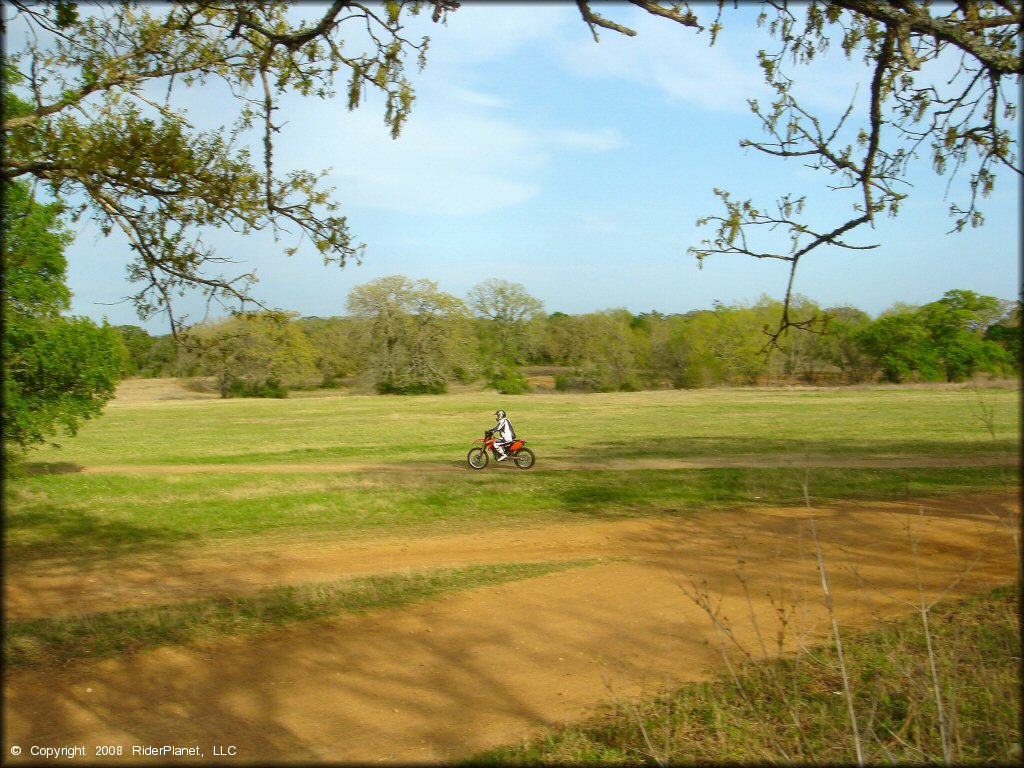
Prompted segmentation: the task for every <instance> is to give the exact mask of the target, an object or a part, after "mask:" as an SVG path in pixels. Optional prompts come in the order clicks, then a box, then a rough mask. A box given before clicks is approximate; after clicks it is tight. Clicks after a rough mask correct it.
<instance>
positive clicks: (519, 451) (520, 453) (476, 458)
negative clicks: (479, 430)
mask: <svg viewBox="0 0 1024 768" xmlns="http://www.w3.org/2000/svg"><path fill="white" fill-rule="evenodd" d="M473 442H476V443H483V445H478V446H475V447H473V448H470V449H469V453H467V454H466V461H468V462H469V466H470V467H472V468H473V469H483V468H484V467H486V466H487V461H488V457H487V449H488V448H490V449H491V453H492V454H493V455H494V460H495V461H497V460H498V449H497V448H495V447H494V437H493V436H492V435H491V433H490V432H484V436H483V437H478V438H477V439H476V440H474V441H473ZM525 446H526V441H525V440H521V439H520V440H513V441H512V442H511V443H510V444H509V445H507V446H505V450H506V451H508V459H506V461H511V462H512V463H513V464H515V465H516V466H517V467H519V468H520V469H529V468H530V467H532V466H533V462H534V461H535V460H536V457H535V456H534V455H533V451H531V450H530V449H529V448H526V447H525Z"/></svg>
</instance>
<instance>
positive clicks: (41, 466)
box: [16, 461, 85, 475]
mask: <svg viewBox="0 0 1024 768" xmlns="http://www.w3.org/2000/svg"><path fill="white" fill-rule="evenodd" d="M83 469H85V467H83V466H82V465H81V464H73V463H72V462H70V461H52V462H45V461H30V462H26V463H25V464H22V465H21V466H20V467H18V468H17V469H16V471H17V470H21V472H22V473H24V474H26V475H71V474H74V473H75V472H81V471H82V470H83Z"/></svg>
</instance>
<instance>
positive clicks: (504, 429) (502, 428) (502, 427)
mask: <svg viewBox="0 0 1024 768" xmlns="http://www.w3.org/2000/svg"><path fill="white" fill-rule="evenodd" d="M494 434H495V435H497V437H498V439H499V440H501V441H502V442H503V443H511V442H512V441H513V440H515V439H516V431H515V430H514V429H512V422H511V421H509V420H508V417H507V416H506V417H505V418H504V419H501V420H500V421H499V422H498V426H496V427H495V428H494Z"/></svg>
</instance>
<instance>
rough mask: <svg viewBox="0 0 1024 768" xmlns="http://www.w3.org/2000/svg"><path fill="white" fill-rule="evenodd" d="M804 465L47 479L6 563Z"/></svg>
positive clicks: (849, 490)
mask: <svg viewBox="0 0 1024 768" xmlns="http://www.w3.org/2000/svg"><path fill="white" fill-rule="evenodd" d="M1018 477H1019V470H1018V469H1017V467H1015V466H1013V467H1009V468H1007V467H970V468H955V467H954V468H912V469H900V470H889V469H815V470H813V475H812V479H813V487H812V492H813V494H814V499H815V501H818V502H828V501H837V500H841V499H888V498H901V497H907V496H914V497H920V496H927V495H934V494H942V493H950V492H970V491H976V490H984V489H989V488H1000V487H1004V484H1005V483H1006V481H1007V479H1008V478H1009V479H1012V480H1013V482H1017V481H1018ZM801 480H802V473H801V472H799V471H797V470H793V469H785V470H779V469H769V468H757V469H750V468H730V469H706V470H635V471H605V472H543V471H537V472H535V471H534V470H530V471H529V472H520V471H518V470H510V471H495V472H490V473H488V472H480V473H477V472H472V471H470V470H468V469H467V470H466V472H465V473H462V472H459V473H435V474H424V475H408V474H394V473H392V474H387V473H358V474H357V473H347V474H339V475H329V474H307V475H303V474H290V473H289V474H273V475H260V474H187V473H182V474H169V475H164V474H157V475H120V474H109V475H102V474H96V475H76V474H67V475H40V476H31V477H26V478H22V479H20V480H17V481H15V482H10V483H8V485H7V487H6V488H5V508H6V515H5V522H6V542H5V548H6V554H7V557H8V561H9V562H27V561H46V560H49V559H53V558H61V559H64V560H68V561H84V560H95V559H110V558H116V557H129V556H131V555H133V554H135V553H142V552H154V551H163V552H165V553H166V554H167V555H168V556H172V555H173V553H174V552H175V551H176V550H177V549H181V548H185V547H188V546H191V545H193V544H195V543H204V542H212V541H226V540H231V539H238V538H245V537H252V536H261V535H268V534H271V535H273V534H287V535H299V536H308V537H312V538H317V537H330V538H331V539H332V540H334V541H338V540H341V539H349V540H354V541H355V540H360V539H366V538H379V537H384V536H393V535H407V536H425V535H436V534H439V533H454V532H460V531H471V530H482V529H486V528H496V527H512V526H524V525H542V524H550V523H581V522H590V521H595V520H612V519H622V518H627V517H644V516H665V515H669V516H692V515H697V514H704V513H709V512H714V511H715V510H717V509H726V508H737V507H743V506H755V505H788V504H802V503H803V491H802V488H801V485H800V481H801Z"/></svg>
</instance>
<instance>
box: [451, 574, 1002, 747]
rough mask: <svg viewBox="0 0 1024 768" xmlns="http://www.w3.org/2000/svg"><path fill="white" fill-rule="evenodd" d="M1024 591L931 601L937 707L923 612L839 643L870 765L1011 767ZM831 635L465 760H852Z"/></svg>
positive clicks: (930, 623) (848, 725)
mask: <svg viewBox="0 0 1024 768" xmlns="http://www.w3.org/2000/svg"><path fill="white" fill-rule="evenodd" d="M1019 597H1020V596H1019V589H1018V588H1017V587H1012V588H1004V589H999V590H996V591H995V592H993V593H992V594H990V595H988V596H985V597H981V598H973V599H970V600H966V601H963V602H959V603H952V604H947V605H940V606H936V607H935V608H933V609H932V611H931V612H930V615H929V626H930V634H931V640H932V644H933V648H934V649H935V650H934V653H933V654H932V657H931V658H933V659H934V661H935V666H936V670H937V679H938V680H939V690H940V692H941V698H942V702H943V708H944V715H945V717H944V719H945V723H946V725H947V728H946V732H945V736H944V737H943V733H942V731H941V730H940V728H939V721H940V718H939V717H938V707H937V704H936V697H935V692H934V687H933V685H932V679H933V678H932V675H931V666H930V660H929V654H928V652H927V643H926V640H925V634H924V631H923V625H922V621H921V618H920V616H919V615H916V614H915V615H912V616H908V617H906V618H903V619H900V620H898V621H894V622H890V623H887V624H886V625H884V626H883V627H882V628H881V629H878V630H876V631H871V632H859V633H848V634H847V635H846V636H845V638H844V641H843V648H844V652H845V661H846V669H847V672H848V674H849V677H850V680H851V689H852V691H853V700H854V711H855V712H856V713H857V721H858V732H859V737H860V743H861V746H862V749H863V755H864V760H865V762H866V763H867V764H869V765H873V764H883V763H884V764H892V763H896V764H905V763H918V764H921V763H940V762H941V761H942V760H943V742H944V741H945V743H946V746H947V749H948V750H949V753H950V757H951V760H952V762H954V763H956V764H964V763H979V762H980V763H996V764H1009V763H1015V762H1018V761H1019V759H1020V744H1021V729H1020V707H1021V694H1020V683H1021V680H1020V671H1021V642H1020V625H1019V618H1018V616H1019V614H1018V611H1019ZM842 690H843V684H842V682H841V679H840V673H839V665H838V657H837V654H836V652H835V649H834V647H832V646H822V647H818V648H813V649H810V650H809V651H807V652H805V653H801V654H799V655H797V656H790V657H785V658H780V659H775V660H771V661H758V662H754V663H750V664H748V665H746V666H745V667H742V668H741V669H740V672H739V674H737V676H736V677H735V678H732V677H730V676H726V675H725V674H723V675H721V676H719V677H717V678H716V679H714V680H711V681H708V682H703V683H698V684H691V685H686V686H683V687H680V688H679V689H677V690H675V691H673V692H671V693H669V694H666V695H663V696H661V697H659V698H652V699H646V700H643V701H639V702H628V703H627V702H621V703H619V704H617V705H610V706H609V707H608V708H607V709H606V710H605V711H604V712H603V713H602V714H600V715H599V716H597V717H595V718H594V719H593V720H592V721H590V722H588V723H585V724H582V725H580V726H575V727H570V728H564V729H560V730H557V731H555V732H553V733H550V734H548V735H547V736H545V737H543V738H540V739H536V740H534V741H530V742H526V743H524V744H519V745H514V746H507V747H501V748H498V749H494V750H490V751H488V752H486V753H483V754H480V755H478V756H476V757H474V758H473V759H471V760H469V761H467V762H466V764H467V765H569V764H594V763H630V764H636V763H640V762H643V763H651V764H654V763H656V762H657V763H660V764H699V763H712V764H716V763H729V764H736V763H740V764H742V763H755V764H762V763H773V762H797V763H818V764H826V765H844V764H847V765H852V764H855V761H856V753H855V747H854V740H853V737H852V728H851V727H850V722H849V717H848V713H847V703H846V700H845V698H844V697H843V696H842V695H841V693H842Z"/></svg>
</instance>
